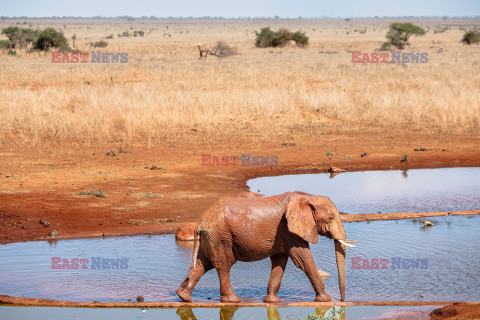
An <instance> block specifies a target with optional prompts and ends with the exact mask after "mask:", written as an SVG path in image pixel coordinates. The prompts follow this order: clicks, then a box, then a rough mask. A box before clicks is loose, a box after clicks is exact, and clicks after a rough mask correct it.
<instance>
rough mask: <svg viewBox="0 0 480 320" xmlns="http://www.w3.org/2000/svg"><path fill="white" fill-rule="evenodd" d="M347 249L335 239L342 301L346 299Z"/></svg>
mask: <svg viewBox="0 0 480 320" xmlns="http://www.w3.org/2000/svg"><path fill="white" fill-rule="evenodd" d="M345 250H346V246H345V245H343V244H341V243H340V241H338V240H336V239H335V258H336V259H337V270H338V286H339V288H340V298H341V301H345Z"/></svg>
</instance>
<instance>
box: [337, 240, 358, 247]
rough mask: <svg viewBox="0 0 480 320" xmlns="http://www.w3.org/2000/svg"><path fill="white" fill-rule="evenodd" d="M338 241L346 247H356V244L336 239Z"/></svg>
mask: <svg viewBox="0 0 480 320" xmlns="http://www.w3.org/2000/svg"><path fill="white" fill-rule="evenodd" d="M338 242H340V243H341V244H343V245H344V246H346V247H350V248H353V247H356V245H354V244H349V243H347V242H345V241H344V240H338Z"/></svg>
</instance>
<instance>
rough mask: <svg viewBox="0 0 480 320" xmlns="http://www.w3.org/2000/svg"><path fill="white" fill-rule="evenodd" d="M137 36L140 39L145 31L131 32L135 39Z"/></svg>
mask: <svg viewBox="0 0 480 320" xmlns="http://www.w3.org/2000/svg"><path fill="white" fill-rule="evenodd" d="M137 35H138V36H140V37H143V36H144V35H145V31H142V30H138V31H133V36H134V37H136V36H137Z"/></svg>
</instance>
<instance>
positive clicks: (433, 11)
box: [0, 0, 480, 18]
mask: <svg viewBox="0 0 480 320" xmlns="http://www.w3.org/2000/svg"><path fill="white" fill-rule="evenodd" d="M124 15H128V16H133V17H140V16H157V17H168V16H173V17H188V16H194V17H202V16H223V17H239V16H242V17H245V16H251V17H260V16H265V17H273V16H275V15H278V16H281V17H294V18H296V17H298V16H302V17H323V16H326V17H351V16H353V17H374V16H380V17H381V16H476V15H480V1H476V0H457V1H455V0H450V1H448V0H436V1H435V0H403V1H398V0H397V1H395V0H371V1H361V0H333V1H332V0H329V1H320V0H290V1H286V0H278V1H273V0H236V1H230V0H168V1H163V0H159V1H153V0H133V1H132V0H103V1H102V0H75V1H73V0H13V1H12V0H0V16H7V17H12V16H28V17H50V16H83V17H92V16H106V17H115V16H124Z"/></svg>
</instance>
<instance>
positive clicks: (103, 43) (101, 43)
mask: <svg viewBox="0 0 480 320" xmlns="http://www.w3.org/2000/svg"><path fill="white" fill-rule="evenodd" d="M107 46H108V43H107V42H106V41H103V40H100V41H97V42H94V43H92V47H94V48H106V47H107Z"/></svg>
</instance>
